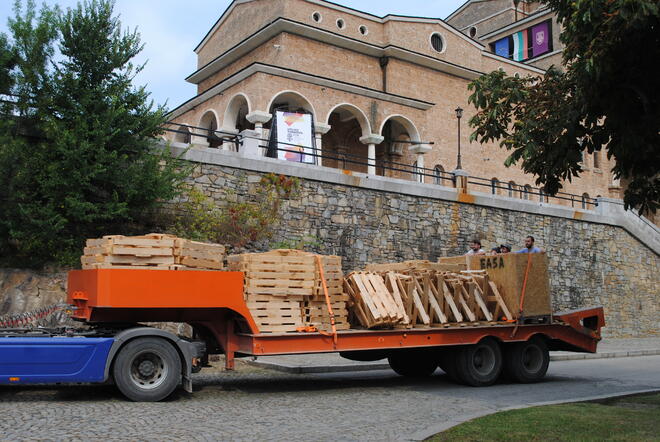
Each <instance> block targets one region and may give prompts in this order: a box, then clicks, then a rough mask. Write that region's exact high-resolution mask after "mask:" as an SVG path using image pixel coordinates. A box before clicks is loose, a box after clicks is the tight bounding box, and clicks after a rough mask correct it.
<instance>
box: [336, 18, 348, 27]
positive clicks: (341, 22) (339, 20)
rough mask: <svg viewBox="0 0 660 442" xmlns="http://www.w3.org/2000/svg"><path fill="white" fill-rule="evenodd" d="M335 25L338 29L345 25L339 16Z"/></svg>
mask: <svg viewBox="0 0 660 442" xmlns="http://www.w3.org/2000/svg"><path fill="white" fill-rule="evenodd" d="M337 27H338V28H339V29H344V28H345V27H346V23H344V20H342V19H341V18H339V19H337Z"/></svg>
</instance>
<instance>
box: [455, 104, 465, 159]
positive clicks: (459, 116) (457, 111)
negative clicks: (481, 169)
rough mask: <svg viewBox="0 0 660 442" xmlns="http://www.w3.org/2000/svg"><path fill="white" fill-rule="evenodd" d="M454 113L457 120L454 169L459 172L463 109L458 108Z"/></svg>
mask: <svg viewBox="0 0 660 442" xmlns="http://www.w3.org/2000/svg"><path fill="white" fill-rule="evenodd" d="M454 112H456V118H457V119H458V157H457V158H456V169H457V170H461V117H462V116H463V109H461V107H460V106H459V107H457V108H456V109H455V110H454Z"/></svg>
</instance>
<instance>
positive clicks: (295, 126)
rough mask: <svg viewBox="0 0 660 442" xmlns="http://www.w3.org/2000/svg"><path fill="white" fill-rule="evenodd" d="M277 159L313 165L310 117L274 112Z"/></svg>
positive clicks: (307, 115)
mask: <svg viewBox="0 0 660 442" xmlns="http://www.w3.org/2000/svg"><path fill="white" fill-rule="evenodd" d="M275 119H276V121H277V149H278V151H277V158H279V159H280V160H286V161H295V162H298V163H310V164H313V163H314V156H313V154H314V144H312V143H313V140H312V116H311V115H310V114H300V113H297V112H283V111H277V112H276V118H275Z"/></svg>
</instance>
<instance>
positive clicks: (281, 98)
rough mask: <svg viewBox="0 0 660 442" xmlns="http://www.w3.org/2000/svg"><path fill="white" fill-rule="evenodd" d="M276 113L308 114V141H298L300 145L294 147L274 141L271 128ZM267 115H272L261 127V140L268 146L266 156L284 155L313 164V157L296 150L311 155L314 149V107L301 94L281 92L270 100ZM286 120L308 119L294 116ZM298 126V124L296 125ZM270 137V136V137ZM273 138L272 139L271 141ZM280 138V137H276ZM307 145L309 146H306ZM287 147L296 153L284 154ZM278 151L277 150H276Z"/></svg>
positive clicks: (275, 118) (314, 160)
mask: <svg viewBox="0 0 660 442" xmlns="http://www.w3.org/2000/svg"><path fill="white" fill-rule="evenodd" d="M278 112H287V113H299V114H309V115H311V124H312V127H311V128H309V131H310V133H309V134H308V135H309V139H308V140H306V141H304V142H302V141H300V143H301V144H297V143H294V144H296V146H298V147H296V146H291V145H288V144H286V143H284V141H283V140H282V139H280V140H279V141H276V140H275V139H274V138H275V133H273V130H274V129H275V127H274V126H273V124H274V121H276V120H277V118H278V117H277V113H278ZM268 113H270V114H271V115H272V117H271V119H270V121H268V122H267V123H265V124H264V125H263V138H264V139H265V140H267V141H266V143H267V144H268V153H267V155H268V156H272V157H278V156H280V157H281V156H282V154H284V155H285V156H288V155H291V157H292V158H300V159H301V161H303V162H312V163H315V162H316V159H315V158H314V156H313V155H304V154H302V155H301V152H298V151H297V150H299V149H300V150H302V149H303V148H304V149H305V150H306V151H307V152H308V153H310V154H312V153H313V150H314V149H315V139H314V122H315V121H316V113H315V111H314V106H312V104H311V103H310V101H309V100H308V99H307V98H305V96H303V95H302V94H300V93H298V92H295V91H282V92H279V93H277V94H276V95H275V96H274V97H273V98H272V99H271V100H270V103H269V105H268ZM287 118H294V119H297V120H299V121H301V120H302V121H305V118H309V117H304V116H303V117H296V116H295V115H294V116H288V117H287ZM296 124H298V123H296ZM301 130H302V129H301ZM271 135H272V136H271ZM271 138H273V139H271ZM277 138H280V137H277ZM304 138H306V136H303V135H301V136H300V137H299V138H298V139H299V140H301V139H304ZM308 144H309V145H308ZM287 147H289V148H291V149H293V150H296V152H295V153H294V152H286V151H285V149H286V148H287ZM278 149H279V150H278Z"/></svg>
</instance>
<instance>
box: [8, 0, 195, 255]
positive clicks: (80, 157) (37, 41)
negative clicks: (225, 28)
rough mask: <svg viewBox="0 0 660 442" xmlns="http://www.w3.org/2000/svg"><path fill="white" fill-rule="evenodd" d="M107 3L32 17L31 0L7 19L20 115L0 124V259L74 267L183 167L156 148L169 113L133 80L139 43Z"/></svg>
mask: <svg viewBox="0 0 660 442" xmlns="http://www.w3.org/2000/svg"><path fill="white" fill-rule="evenodd" d="M112 11H113V3H112V2H111V1H106V0H92V1H86V2H84V3H82V4H78V6H77V7H76V8H75V9H70V10H68V11H66V12H65V13H62V12H60V11H58V10H57V9H48V8H47V7H45V6H44V7H43V8H42V10H41V13H40V14H39V15H37V14H36V12H35V9H34V4H33V2H31V1H29V2H28V3H27V8H26V11H25V13H23V12H22V10H21V9H20V3H18V2H17V6H16V17H15V18H13V19H10V29H11V30H12V36H13V40H14V47H15V48H16V52H17V54H18V59H19V61H18V63H17V67H16V69H15V73H14V75H13V81H14V82H15V86H14V88H13V89H12V90H13V91H14V93H15V94H16V95H17V96H18V106H17V108H18V109H19V114H20V115H21V118H19V119H14V120H13V121H14V122H6V123H4V124H3V125H2V126H1V127H0V129H1V130H0V141H1V142H2V148H0V256H2V257H3V258H4V259H5V260H6V259H7V258H11V260H12V261H13V263H12V264H14V265H27V266H40V265H43V264H44V263H46V262H50V261H53V260H55V261H56V262H58V263H59V264H65V265H66V264H72V263H73V262H75V259H76V256H78V255H79V254H80V251H81V249H82V245H83V241H84V239H85V238H89V237H98V236H100V235H104V234H110V233H126V232H127V231H128V230H129V229H132V227H133V225H134V224H135V223H139V222H140V220H141V219H142V218H144V216H145V214H147V213H150V212H151V211H152V210H153V209H154V208H155V207H157V206H158V205H159V204H160V203H161V202H162V201H167V200H169V199H171V198H173V197H174V196H175V195H177V193H178V191H179V186H180V183H181V181H182V180H183V178H184V177H185V176H186V175H187V173H188V170H187V169H186V168H185V167H182V164H181V162H180V161H178V160H177V159H173V158H172V157H171V155H170V154H169V152H166V151H163V150H158V149H156V148H155V141H154V140H155V137H156V136H158V135H160V134H161V133H162V129H161V125H162V123H163V122H164V121H165V112H166V111H165V109H164V108H162V107H157V108H155V109H154V106H153V103H152V102H151V101H150V100H149V94H148V93H147V92H146V91H145V89H144V88H143V87H139V88H135V87H133V86H132V81H133V79H134V77H135V74H136V73H137V72H139V69H140V68H135V67H134V66H133V65H132V64H131V62H130V60H131V59H132V58H133V57H134V56H135V55H137V54H138V53H139V52H140V50H141V49H142V46H141V44H140V42H139V35H138V34H137V33H136V32H125V33H122V31H121V24H120V22H119V21H118V19H117V18H115V17H113V16H112ZM56 37H57V42H58V43H59V49H60V52H61V53H62V59H61V60H60V61H57V62H56V61H55V60H54V59H53V49H52V45H53V42H54V41H55V40H54V39H55V38H56ZM49 65H52V66H53V67H54V68H53V69H52V70H49V69H48V66H49ZM26 122H27V123H26ZM19 123H20V127H18V128H17V127H16V126H18V125H19ZM17 129H18V130H17ZM25 135H29V137H26V136H25Z"/></svg>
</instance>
